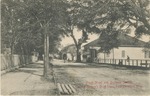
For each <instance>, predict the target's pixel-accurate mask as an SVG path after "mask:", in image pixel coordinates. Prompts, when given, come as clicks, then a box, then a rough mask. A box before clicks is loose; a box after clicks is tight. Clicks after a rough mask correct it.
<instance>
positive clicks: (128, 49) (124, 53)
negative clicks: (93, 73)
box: [83, 33, 150, 62]
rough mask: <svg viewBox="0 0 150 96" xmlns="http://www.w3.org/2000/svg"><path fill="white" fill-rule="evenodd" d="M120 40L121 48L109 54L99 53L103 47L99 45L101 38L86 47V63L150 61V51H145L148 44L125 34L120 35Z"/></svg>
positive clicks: (84, 54)
mask: <svg viewBox="0 0 150 96" xmlns="http://www.w3.org/2000/svg"><path fill="white" fill-rule="evenodd" d="M118 39H119V41H120V45H119V47H118V48H113V49H112V50H111V51H110V53H108V54H107V53H101V52H99V51H98V50H99V49H100V48H101V45H100V44H99V43H98V42H99V41H100V38H99V39H96V40H94V41H92V42H90V43H88V44H86V45H84V53H83V56H84V61H87V59H88V58H90V59H91V61H92V62H94V61H95V60H105V59H113V60H114V59H127V58H130V59H142V60H150V51H148V50H147V51H146V50H145V51H144V50H143V49H144V45H145V44H146V42H143V41H141V40H138V39H136V38H134V37H131V36H129V35H126V34H123V33H122V34H119V35H118Z"/></svg>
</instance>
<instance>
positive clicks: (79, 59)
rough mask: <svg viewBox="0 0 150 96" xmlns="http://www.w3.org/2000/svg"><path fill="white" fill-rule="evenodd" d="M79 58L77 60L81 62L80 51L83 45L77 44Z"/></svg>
mask: <svg viewBox="0 0 150 96" xmlns="http://www.w3.org/2000/svg"><path fill="white" fill-rule="evenodd" d="M76 47H77V51H76V52H77V59H76V62H81V53H80V49H81V45H77V46H76Z"/></svg>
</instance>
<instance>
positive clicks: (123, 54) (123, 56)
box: [122, 50, 125, 58]
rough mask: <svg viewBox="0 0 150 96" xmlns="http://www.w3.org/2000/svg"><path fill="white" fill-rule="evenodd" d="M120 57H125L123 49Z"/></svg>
mask: <svg viewBox="0 0 150 96" xmlns="http://www.w3.org/2000/svg"><path fill="white" fill-rule="evenodd" d="M122 58H125V51H124V50H123V51H122Z"/></svg>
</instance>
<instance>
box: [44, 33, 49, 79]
mask: <svg viewBox="0 0 150 96" xmlns="http://www.w3.org/2000/svg"><path fill="white" fill-rule="evenodd" d="M48 68H49V36H48V35H47V34H45V35H44V72H43V75H44V77H45V78H46V77H48Z"/></svg>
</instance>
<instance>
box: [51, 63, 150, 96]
mask: <svg viewBox="0 0 150 96" xmlns="http://www.w3.org/2000/svg"><path fill="white" fill-rule="evenodd" d="M53 63H54V71H55V74H56V77H57V79H56V80H57V82H59V83H70V84H72V85H74V86H75V88H76V90H77V92H78V93H77V95H86V96H87V95H90V96H91V95H140V96H141V95H150V92H149V90H150V85H149V84H150V80H149V76H150V71H149V70H139V69H127V68H124V67H116V66H112V65H106V64H85V63H63V61H60V60H59V61H58V60H57V61H54V62H53Z"/></svg>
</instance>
